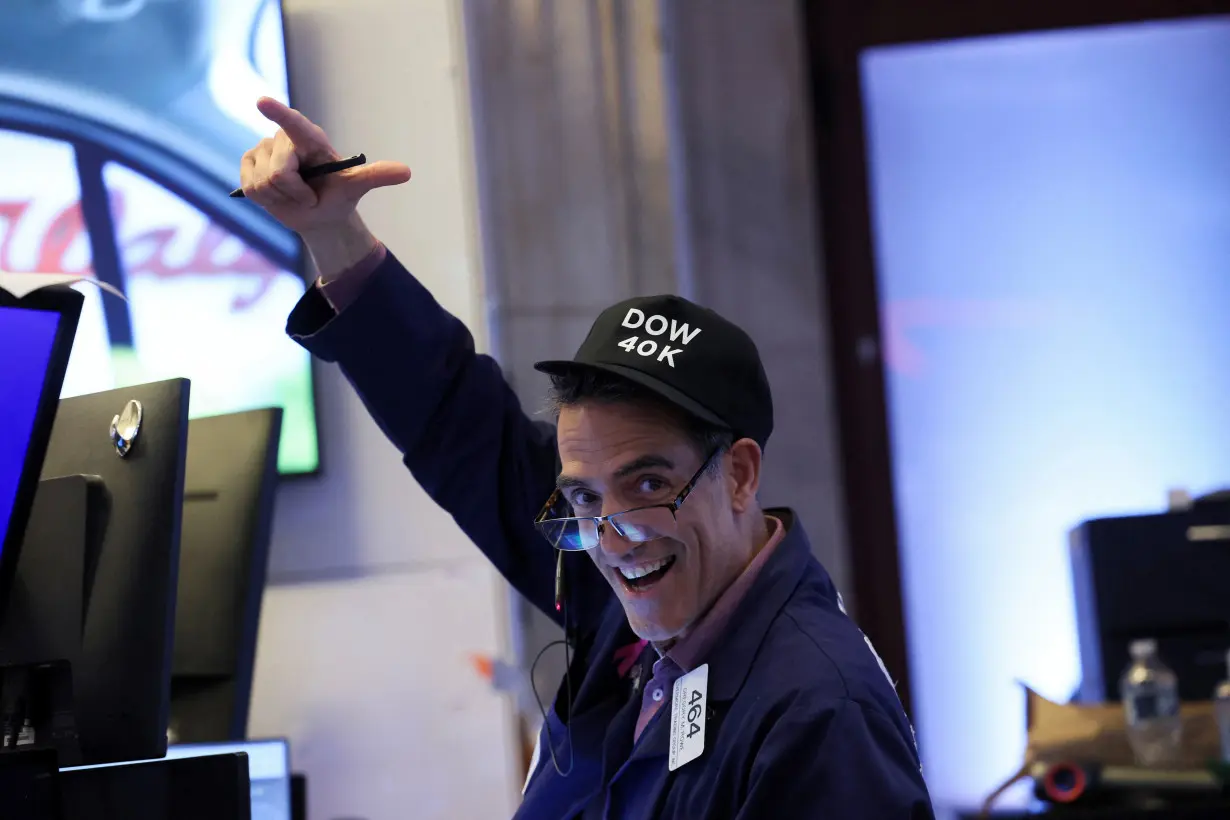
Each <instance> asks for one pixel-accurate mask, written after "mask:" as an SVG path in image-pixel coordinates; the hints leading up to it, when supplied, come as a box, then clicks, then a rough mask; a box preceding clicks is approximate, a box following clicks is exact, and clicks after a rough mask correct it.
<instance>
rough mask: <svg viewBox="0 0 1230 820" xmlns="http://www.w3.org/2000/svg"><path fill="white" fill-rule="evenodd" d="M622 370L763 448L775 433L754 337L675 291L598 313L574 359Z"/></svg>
mask: <svg viewBox="0 0 1230 820" xmlns="http://www.w3.org/2000/svg"><path fill="white" fill-rule="evenodd" d="M578 366H584V367H592V368H596V369H598V370H604V371H606V372H608V373H614V374H616V375H619V376H623V377H624V378H626V379H628V380H629V381H632V382H635V383H636V384H639V385H641V386H642V387H645V388H647V389H649V390H651V391H653V392H654V393H656V394H658V395H659V396H661V397H662V398H664V399H666V400H667V401H669V402H670V403H672V404H674V405H676V406H677V407H679V408H681V409H683V410H685V411H687V412H689V413H691V414H692V415H694V416H697V417H698V418H701V419H704V420H705V421H708V422H710V423H711V424H716V425H718V426H720V427H724V428H727V429H729V430H731V431H732V432H733V433H734V434H735V435H736V436H737V437H741V438H742V437H746V438H750V439H752V440H754V441H755V442H756V443H757V444H759V445H760V446H761V447H764V445H765V443H766V442H767V441H768V439H769V434H770V433H772V432H773V397H772V395H771V393H770V391H769V380H768V378H767V377H766V376H765V372H764V365H763V364H762V363H761V361H760V352H759V351H758V350H757V349H756V344H755V342H753V341H752V339H751V337H750V336H748V335H747V333H745V332H744V331H743V329H742V328H740V327H739V326H738V325H735V324H734V323H732V322H729V321H727V320H726V319H723V318H722V317H721V316H719V315H718V314H717V313H715V312H714V311H712V310H709V309H708V308H704V307H701V306H700V305H697V304H695V303H693V302H689V301H688V300H687V299H684V298H682V297H680V296H645V297H639V298H636V299H629V300H627V301H625V302H620V303H619V304H617V305H614V306H613V307H609V308H607V309H606V310H604V311H603V312H602V314H601V315H600V316H599V317H598V319H597V320H596V321H595V322H594V325H593V327H592V328H590V331H589V335H588V336H587V337H586V338H585V341H584V342H582V343H581V347H580V349H578V350H577V354H576V356H575V357H574V358H573V359H572V360H571V361H545V362H538V363H537V364H536V365H534V367H535V368H536V369H538V370H540V371H542V372H543V373H548V374H557V375H558V374H563V373H565V372H567V371H569V370H573V369H575V368H577V367H578Z"/></svg>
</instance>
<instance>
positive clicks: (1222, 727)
mask: <svg viewBox="0 0 1230 820" xmlns="http://www.w3.org/2000/svg"><path fill="white" fill-rule="evenodd" d="M1213 711H1214V713H1215V714H1216V715H1217V729H1218V732H1219V734H1220V735H1221V759H1222V761H1223V762H1225V763H1230V652H1227V653H1226V680H1224V681H1222V682H1221V683H1219V684H1217V689H1215V690H1214V691H1213Z"/></svg>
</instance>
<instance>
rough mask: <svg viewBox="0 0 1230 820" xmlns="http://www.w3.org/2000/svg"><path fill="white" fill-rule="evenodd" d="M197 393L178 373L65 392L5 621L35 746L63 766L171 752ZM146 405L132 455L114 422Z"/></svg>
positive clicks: (12, 685)
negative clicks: (80, 488)
mask: <svg viewBox="0 0 1230 820" xmlns="http://www.w3.org/2000/svg"><path fill="white" fill-rule="evenodd" d="M188 394H189V385H188V382H187V381H186V380H184V379H173V380H170V381H164V382H156V383H153V384H145V385H138V386H136V387H129V388H122V389H119V390H111V391H107V392H105V393H95V394H93V395H88V396H78V397H75V398H71V399H64V400H62V401H61V402H60V406H59V410H58V412H57V414H56V420H55V425H54V427H53V429H52V433H51V440H50V443H49V445H48V447H47V454H46V458H45V459H44V462H43V480H42V481H41V482H40V487H39V491H38V497H37V498H36V500H35V508H34V514H33V515H32V516H31V518H30V522H29V525H28V526H27V528H26V537H25V539H24V542H23V546H22V555H21V558H20V560H19V563H18V567H17V574H16V578H15V583H14V595H13V606H11V607H10V611H9V612H8V613H7V614H6V616H5V618H4V621H3V623H2V624H0V666H2V667H4V668H3V669H0V671H2V672H3V674H4V677H3V681H2V683H0V687H2V694H3V698H2V702H3V703H4V707H5V710H6V711H8V710H10V709H12V708H13V704H15V703H21V704H23V706H22V708H23V709H24V710H25V711H26V715H25V717H26V718H28V719H30V720H31V725H30V727H29V734H30V736H29V737H27V738H25V740H26V743H25V744H23V745H26V746H29V747H31V748H39V747H43V746H52V747H54V748H56V749H57V751H58V752H59V753H60V754H61V760H62V761H63V762H62V764H61V765H74V764H79V763H109V762H115V761H128V760H144V759H149V758H158V757H161V756H162V755H163V754H164V753H165V751H166V727H167V719H168V713H169V700H170V680H171V640H172V636H173V629H174V618H175V592H176V581H177V573H178V569H179V534H180V521H181V513H182V508H183V490H184V464H185V460H186V455H187V438H188ZM134 401H135V402H138V403H139V405H140V407H141V413H140V426H139V429H138V430H137V432H136V434H135V435H130V436H129V439H128V441H129V443H130V445H131V446H130V447H128V448H126V453H127V454H126V455H124V456H121V455H120V448H117V445H116V443H115V442H114V441H113V440H112V434H111V428H112V422H113V419H114V418H115V417H116V416H117V415H118V414H121V413H123V411H124V410H125V408H126V406H128V405H129V403H130V402H134ZM76 483H80V484H83V485H88V489H89V490H90V491H89V492H76V491H73V492H70V490H73V487H74V484H76ZM63 488H68V489H67V490H64V489H63ZM61 491H63V492H61ZM54 493H60V494H62V495H63V496H64V498H63V500H62V502H61V503H55V504H51V503H47V502H46V500H45V499H46V498H49V497H51V495H52V494H54ZM74 505H75V506H74ZM74 528H75V531H76V533H77V535H76V536H73V534H72V531H73V530H74ZM65 532H67V533H68V534H67V535H65ZM83 533H84V535H83ZM64 613H75V618H76V622H75V623H72V622H71V621H70V622H68V623H67V624H66V623H65V621H66V616H65V615H64ZM5 719H6V720H10V719H11V716H10V715H6V716H5Z"/></svg>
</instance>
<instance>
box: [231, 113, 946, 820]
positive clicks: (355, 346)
mask: <svg viewBox="0 0 1230 820" xmlns="http://www.w3.org/2000/svg"><path fill="white" fill-rule="evenodd" d="M260 108H261V111H262V112H263V113H264V114H265V115H266V116H268V117H269V118H270V119H272V120H273V121H274V122H276V123H277V124H278V125H279V126H280V127H281V129H282V130H281V131H279V133H278V135H277V136H276V137H275V138H273V139H270V140H266V141H264V142H262V143H261V144H260V145H258V146H257V147H256V148H254V149H252V150H251V151H249V152H248V153H247V154H246V155H245V157H244V161H243V167H242V180H243V187H244V191H245V193H246V195H247V196H248V197H249V198H250V199H251V200H253V201H254V202H256V203H258V204H260V205H262V206H263V207H265V208H266V209H267V210H268V211H269V212H270V213H271V214H273V215H274V216H275V217H276V218H277V219H279V220H280V221H281V222H283V223H284V224H285V225H287V226H288V227H290V228H292V229H293V230H296V231H298V232H299V233H300V235H301V236H302V237H303V238H304V241H305V243H306V244H307V246H308V248H309V250H310V251H311V252H312V255H313V257H314V258H315V260H316V263H317V267H318V268H319V269H320V272H321V279H320V280H319V281H318V282H317V284H316V286H315V287H312V288H310V289H309V291H308V293H307V294H306V295H305V296H304V298H303V300H302V301H301V302H300V303H299V305H298V306H297V307H296V308H295V310H294V312H293V313H292V314H291V317H290V320H289V322H288V331H289V332H290V333H291V335H292V336H293V337H294V338H295V339H297V340H298V341H300V342H301V343H302V344H303V345H304V346H305V347H307V348H308V349H309V350H311V351H312V352H313V353H315V354H316V355H317V356H319V357H321V358H323V359H325V360H327V361H333V362H337V363H338V364H339V365H340V366H341V368H342V370H343V372H344V373H345V374H346V376H347V378H348V379H349V380H350V383H351V384H352V385H353V386H354V388H355V389H356V390H357V391H358V393H359V395H360V396H361V397H362V398H363V401H364V402H365V404H366V406H367V408H368V410H369V411H370V412H371V414H372V416H373V417H374V418H375V420H376V421H377V423H378V424H379V425H380V426H381V428H382V429H383V430H384V432H385V433H386V435H387V436H388V437H389V439H390V440H391V441H392V442H393V444H394V445H396V446H397V447H398V449H399V450H400V451H401V452H402V453H403V455H404V460H405V463H406V466H407V467H408V468H409V469H410V470H411V472H412V473H413V474H414V476H415V477H416V478H417V479H418V481H419V482H420V483H421V484H422V486H423V487H424V488H425V489H426V490H427V492H429V493H430V494H431V496H432V498H434V499H435V500H436V502H437V503H439V504H440V505H441V506H442V507H444V508H445V509H446V510H448V511H449V512H450V513H452V515H453V517H454V518H455V519H456V520H457V522H458V523H459V524H460V525H461V527H462V528H463V529H464V530H465V532H466V533H467V534H468V535H469V536H470V538H472V539H473V541H474V543H475V544H477V545H478V547H479V549H481V550H482V551H483V552H484V553H485V554H486V555H487V557H488V558H489V559H490V560H491V561H492V563H493V564H494V565H495V566H496V567H497V568H498V569H499V571H500V572H501V573H502V574H503V575H504V577H505V578H507V579H508V581H509V582H510V583H512V584H513V586H515V587H516V588H517V589H518V590H519V591H520V592H521V593H522V594H523V595H524V596H525V597H526V598H527V599H528V600H530V601H531V602H532V603H534V604H535V605H536V606H538V607H539V608H540V609H542V610H543V611H544V612H547V613H548V614H549V615H551V616H552V617H554V618H555V619H556V620H557V621H558V622H559V623H561V624H562V625H564V626H565V628H566V629H567V631H568V633H569V634H570V636H571V637H572V640H571V641H570V644H571V647H572V661H571V664H570V667H569V673H568V675H567V676H566V677H565V681H564V683H563V685H562V686H561V689H560V692H559V693H558V694H557V696H556V698H555V701H554V705H553V707H552V709H551V710H550V713H549V714H548V715H546V720H545V722H544V726H543V730H542V733H541V735H540V739H539V743H540V749H541V750H542V751H541V754H536V755H535V761H534V763H533V765H532V766H531V771H530V773H529V777H528V779H527V781H526V789H525V797H524V801H523V803H522V806H521V808H520V810H519V811H518V814H517V817H523V818H533V819H534V820H539V819H540V818H542V819H543V820H555V818H560V820H563V819H564V818H651V817H652V818H680V820H699V818H740V819H741V820H753V819H756V820H759V819H760V818H765V819H766V820H767V818H774V820H788V819H789V818H843V820H845V819H847V818H854V819H856V820H857V819H858V818H876V819H877V820H882V819H887V818H931V817H933V813H932V810H931V805H930V802H929V799H928V796H927V790H926V786H925V784H924V782H923V778H922V774H921V770H920V767H919V762H918V755H917V751H916V749H915V746H914V739H913V733H912V731H911V729H910V725H909V723H908V721H907V719H906V717H905V714H904V713H903V711H902V708H901V704H900V702H899V701H898V699H897V696H896V692H895V691H894V689H893V686H892V683H891V682H890V681H889V680H888V677H887V675H886V673H885V672H884V671H883V668H882V665H881V664H880V661H879V658H877V657H876V655H875V653H874V651H873V650H872V649H871V646H870V644H869V643H868V642H867V640H866V639H865V638H864V637H863V635H862V633H861V632H860V631H859V629H858V627H857V626H855V625H854V624H853V622H851V621H850V619H849V618H848V617H847V616H846V614H845V611H844V609H843V608H842V605H841V597H840V595H839V594H838V593H837V590H836V589H835V588H834V586H833V584H832V582H831V580H830V579H829V577H828V575H827V573H826V572H825V571H824V569H823V568H822V567H821V566H820V564H819V563H818V562H817V561H816V559H815V557H814V556H813V554H812V550H811V547H810V545H809V544H808V541H807V535H806V534H805V533H804V531H803V527H802V524H801V523H800V521H799V519H798V517H797V516H796V515H795V514H794V513H793V512H792V511H790V510H785V509H769V510H764V509H762V508H761V506H760V502H759V498H758V489H759V485H760V477H761V459H762V456H763V453H764V450H765V447H766V445H767V442H768V439H769V436H770V433H771V432H772V429H773V402H772V398H771V395H770V391H769V385H768V381H767V379H766V377H765V373H764V368H763V366H762V364H761V361H760V356H759V353H758V352H757V350H756V346H755V344H753V342H752V340H751V339H750V338H749V337H748V336H747V334H746V333H744V332H743V331H742V330H740V329H739V328H738V327H736V326H735V325H733V324H731V323H730V322H728V321H726V320H725V319H723V318H722V317H721V316H719V315H717V314H716V313H714V312H712V311H710V310H707V309H705V308H702V307H700V306H698V305H695V304H693V303H691V302H689V301H687V300H685V299H681V298H679V297H677V296H656V297H649V298H642V299H633V300H629V301H627V302H624V303H622V304H619V305H615V306H614V307H612V308H610V309H608V310H607V311H605V312H603V313H602V315H601V316H599V317H598V319H597V321H596V322H595V323H594V325H593V328H592V329H591V331H590V333H589V336H588V337H587V338H586V340H585V342H584V343H583V344H582V345H581V348H580V349H579V350H578V351H577V354H576V356H575V357H574V358H573V359H570V360H561V361H550V362H542V363H540V364H539V365H538V368H539V369H540V370H542V371H544V372H545V373H547V374H548V375H549V376H550V378H551V385H552V390H551V398H552V403H553V405H554V410H555V416H556V423H555V425H551V424H547V423H544V422H541V421H532V420H531V419H530V418H529V417H527V415H526V414H525V413H524V412H523V411H522V409H521V407H520V406H519V405H518V402H517V400H516V398H515V397H514V395H513V393H512V391H511V390H510V389H509V387H508V385H507V384H506V383H505V381H504V379H503V377H502V376H501V374H500V371H499V368H498V367H497V366H496V364H495V363H494V362H493V361H492V360H491V359H490V358H488V357H486V356H480V355H477V354H476V353H475V352H474V346H473V340H472V339H471V337H470V334H469V332H468V331H467V330H466V328H465V326H464V325H462V323H461V322H460V321H458V320H457V319H456V318H455V317H453V316H451V315H449V314H448V313H447V312H446V311H444V310H443V309H442V308H441V307H440V306H439V304H437V302H436V301H435V300H434V299H433V298H432V296H431V294H430V293H428V292H427V291H426V290H425V289H424V288H423V286H422V285H421V284H419V282H418V281H417V280H415V279H414V277H413V276H411V274H410V273H409V272H407V270H406V269H405V268H404V267H403V266H402V265H401V264H400V263H399V262H398V261H397V259H396V258H395V257H394V256H393V255H392V254H391V253H390V252H389V251H388V250H387V249H386V248H385V247H384V245H382V244H381V243H380V242H378V241H377V240H376V239H375V237H373V236H372V235H371V233H370V232H368V231H367V229H366V228H365V227H364V226H363V223H362V221H361V220H360V219H359V218H358V216H357V215H356V213H355V211H354V206H355V203H357V202H358V200H359V198H360V197H362V196H363V194H365V193H366V192H367V191H368V190H370V189H372V188H374V187H378V186H381V185H393V184H398V183H401V182H405V181H406V180H407V179H409V176H410V173H409V169H408V168H406V167H405V166H402V165H400V164H398V163H389V162H384V163H374V164H372V165H368V166H364V167H361V168H356V169H352V170H350V171H345V172H342V173H340V174H335V175H332V176H329V177H325V178H323V179H321V180H316V181H314V182H313V184H312V185H311V186H309V185H308V184H307V183H305V182H304V180H303V179H302V177H301V176H300V175H299V169H300V167H302V166H304V165H309V164H315V163H318V162H323V161H328V160H330V159H336V158H337V153H336V152H335V151H334V150H333V149H332V147H331V146H330V145H329V142H328V140H327V138H326V137H325V135H324V133H323V132H322V131H321V130H320V129H319V128H318V127H317V126H315V125H313V124H312V123H311V122H309V121H308V120H306V119H305V118H304V117H303V116H302V115H301V114H299V113H298V112H296V111H293V110H291V109H288V108H286V107H285V106H282V105H280V104H279V103H276V102H274V101H273V100H268V99H265V100H262V101H261V102H260Z"/></svg>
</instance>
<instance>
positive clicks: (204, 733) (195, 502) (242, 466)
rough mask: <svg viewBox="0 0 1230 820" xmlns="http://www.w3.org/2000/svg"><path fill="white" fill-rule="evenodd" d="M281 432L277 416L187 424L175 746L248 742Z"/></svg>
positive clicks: (234, 416)
mask: <svg viewBox="0 0 1230 820" xmlns="http://www.w3.org/2000/svg"><path fill="white" fill-rule="evenodd" d="M281 428H282V410H281V408H269V409H263V410H250V411H248V412H246V413H230V414H227V415H224V416H213V417H209V418H201V419H193V420H192V421H191V422H190V423H189V425H188V470H187V477H186V479H185V490H184V520H183V530H182V536H181V538H180V555H179V566H180V572H179V595H178V597H177V601H176V611H175V647H174V650H173V662H172V667H171V675H172V677H171V723H170V728H169V739H170V742H171V743H212V742H220V741H233V740H243V739H244V738H245V737H247V726H248V705H249V702H250V698H251V692H252V672H253V668H254V666H255V663H256V636H257V631H258V628H259V624H260V611H261V599H262V597H263V595H264V591H265V573H266V569H267V567H268V563H269V540H270V528H271V525H272V522H273V502H274V495H275V491H276V489H277V481H278V442H279V439H280V434H281Z"/></svg>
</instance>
